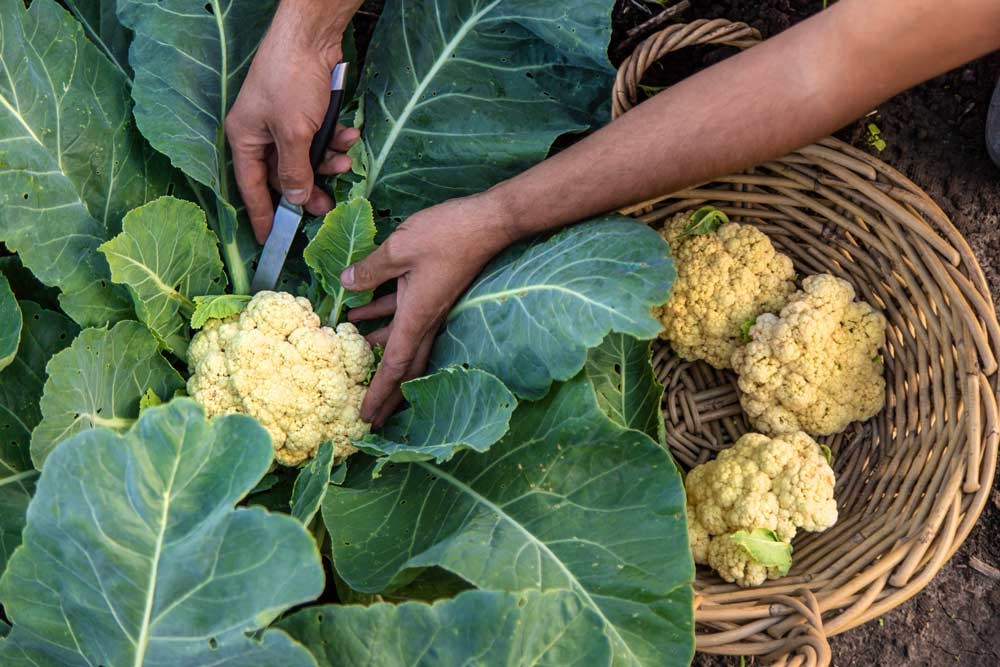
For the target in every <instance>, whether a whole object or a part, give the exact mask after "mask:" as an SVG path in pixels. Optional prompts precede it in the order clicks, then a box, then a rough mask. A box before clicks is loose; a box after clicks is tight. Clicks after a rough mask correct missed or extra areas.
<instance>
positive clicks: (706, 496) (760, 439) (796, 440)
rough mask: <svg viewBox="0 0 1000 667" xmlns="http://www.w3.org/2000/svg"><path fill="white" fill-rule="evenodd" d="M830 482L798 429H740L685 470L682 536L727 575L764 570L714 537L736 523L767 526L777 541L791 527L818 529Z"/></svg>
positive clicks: (824, 524) (742, 577)
mask: <svg viewBox="0 0 1000 667" xmlns="http://www.w3.org/2000/svg"><path fill="white" fill-rule="evenodd" d="M834 484H835V479H834V474H833V469H832V468H831V467H830V464H829V462H827V460H826V456H825V454H824V453H823V450H822V449H821V448H820V446H819V445H818V444H817V443H816V441H815V440H813V439H812V438H811V437H809V436H808V435H807V434H806V433H803V432H801V431H800V432H796V433H787V434H783V435H780V436H774V437H769V436H766V435H762V434H760V433H747V434H746V435H744V436H743V437H741V438H740V439H739V440H737V441H736V443H735V444H734V445H733V446H732V447H730V448H729V449H725V450H723V451H721V452H719V455H718V456H717V457H716V458H715V460H712V461H708V462H706V463H703V464H701V465H698V466H695V467H694V468H693V469H691V471H690V472H688V474H687V478H686V479H685V482H684V485H685V490H686V491H687V502H688V506H687V516H688V537H689V540H690V542H691V550H692V555H693V556H694V559H695V562H696V563H708V564H709V565H711V566H712V567H713V569H715V570H716V571H718V572H719V573H720V574H722V575H723V577H724V578H726V580H727V581H736V582H737V583H739V582H740V581H744V582H748V581H756V580H757V579H758V578H760V577H762V576H764V577H766V576H767V573H768V571H767V569H766V568H763V567H761V566H759V565H754V564H752V563H751V562H750V561H748V560H747V558H746V557H744V555H742V554H745V550H744V549H742V548H740V549H736V546H737V545H735V544H732V543H731V541H730V540H728V539H727V540H726V542H725V543H724V544H723V545H718V546H717V545H716V543H717V542H718V541H719V540H720V538H723V537H727V536H729V535H731V534H732V533H734V532H736V531H739V530H745V531H749V532H752V531H753V530H756V529H759V528H765V529H769V530H773V531H774V532H775V534H776V535H777V537H778V539H780V540H782V541H785V542H790V541H791V539H792V538H793V537H795V533H796V531H797V530H799V529H802V530H808V531H822V530H826V529H827V528H829V527H830V526H832V525H834V524H835V523H836V522H837V502H836V500H835V499H834V495H833V492H834ZM737 552H739V553H740V554H741V555H737ZM713 553H714V559H715V561H716V562H714V563H713ZM717 563H723V564H724V567H726V568H727V570H726V572H723V571H722V570H720V569H719V567H717V566H716V564H717ZM762 581H763V579H760V582H762ZM760 582H758V583H760ZM740 585H756V584H744V583H741V584H740Z"/></svg>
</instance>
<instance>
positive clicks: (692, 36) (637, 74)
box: [611, 19, 761, 118]
mask: <svg viewBox="0 0 1000 667" xmlns="http://www.w3.org/2000/svg"><path fill="white" fill-rule="evenodd" d="M760 41H761V37H760V32H759V31H758V30H757V29H756V28H753V27H751V26H749V25H747V24H746V23H738V22H735V21H727V20H726V19H698V20H696V21H691V22H690V23H677V24H674V25H669V26H667V27H666V28H664V29H663V30H660V31H659V32H655V33H653V34H652V35H650V36H649V37H647V38H646V39H645V40H643V42H642V43H641V44H639V46H637V47H635V50H634V51H633V52H632V54H631V55H630V56H629V57H628V58H626V59H625V61H624V62H622V64H621V66H620V67H619V68H618V75H617V77H616V78H615V87H614V89H613V90H612V94H611V117H612V118H617V117H618V116H620V115H622V114H623V113H625V112H626V111H628V110H629V109H631V108H632V107H634V106H635V105H636V104H637V103H638V100H639V82H640V81H642V77H643V75H644V74H645V73H646V70H648V69H649V68H650V67H651V66H652V65H653V63H655V62H656V61H657V60H659V59H660V58H662V57H664V56H665V55H667V54H668V53H670V52H672V51H677V50H679V49H683V48H685V47H688V46H697V45H699V44H728V45H729V46H735V47H737V48H740V49H747V48H750V47H751V46H753V45H754V44H757V43H759V42H760Z"/></svg>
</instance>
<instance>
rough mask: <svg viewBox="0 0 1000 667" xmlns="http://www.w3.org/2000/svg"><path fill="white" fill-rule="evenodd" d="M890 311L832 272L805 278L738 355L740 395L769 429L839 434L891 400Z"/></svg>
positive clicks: (753, 418) (756, 423) (756, 422)
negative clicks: (885, 369)
mask: <svg viewBox="0 0 1000 667" xmlns="http://www.w3.org/2000/svg"><path fill="white" fill-rule="evenodd" d="M885 327H886V320H885V317H884V316H883V315H882V314H881V313H879V312H878V311H876V310H875V309H874V308H872V307H871V306H870V305H868V304H867V303H865V302H864V301H854V288H853V287H851V285H850V283H848V282H847V281H845V280H841V279H840V278H836V277H834V276H831V275H828V274H821V275H817V276H810V277H808V278H806V279H805V280H804V281H802V290H801V291H799V292H796V293H795V294H794V295H793V296H792V298H791V299H790V300H789V302H788V304H787V305H786V306H785V307H784V308H783V309H782V310H781V314H780V315H771V314H764V315H761V316H760V317H758V318H757V322H756V323H755V324H754V325H753V327H751V328H750V337H751V340H750V342H749V343H747V344H746V345H745V346H743V347H741V348H739V349H738V350H737V351H736V353H735V354H733V369H734V370H735V371H736V373H737V374H739V388H740V402H741V404H742V405H743V410H744V411H745V412H746V414H747V417H748V418H749V419H750V423H751V424H752V425H753V427H754V428H755V429H757V430H759V431H761V432H763V433H771V434H777V433H789V432H793V431H799V430H802V431H806V432H807V433H811V434H813V435H829V434H831V433H839V432H840V431H843V430H844V429H845V428H847V425H848V424H850V423H851V422H853V421H860V420H865V419H868V418H870V417H872V416H873V415H875V414H876V413H877V412H878V411H879V410H881V409H882V407H883V406H884V405H885V380H884V378H883V377H882V363H883V361H882V355H881V354H880V350H881V348H882V347H883V346H884V345H885Z"/></svg>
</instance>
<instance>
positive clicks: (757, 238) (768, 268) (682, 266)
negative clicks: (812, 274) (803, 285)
mask: <svg viewBox="0 0 1000 667" xmlns="http://www.w3.org/2000/svg"><path fill="white" fill-rule="evenodd" d="M718 215H721V213H720V214H718ZM690 220H691V214H689V213H679V214H677V215H676V216H674V217H673V219H672V220H670V222H668V223H667V225H666V226H665V227H664V229H663V230H662V231H661V232H660V234H661V235H662V236H663V238H664V239H666V241H667V243H669V244H670V249H671V255H672V256H673V259H674V265H675V267H676V269H677V278H676V280H675V281H674V287H673V292H672V294H671V296H670V301H668V302H667V303H666V304H665V305H664V306H663V307H662V308H661V309H658V310H657V312H656V313H655V314H656V316H657V317H658V318H659V319H660V321H661V322H662V323H663V326H664V332H663V333H662V334H661V335H662V337H664V338H666V339H667V340H669V341H670V345H671V347H672V348H673V349H674V351H675V352H677V354H678V355H680V356H681V357H682V358H684V359H687V360H689V361H693V360H696V359H704V360H705V361H707V362H708V363H710V364H711V365H712V366H715V367H716V368H730V363H731V360H732V356H733V352H734V351H735V350H736V348H737V347H738V346H739V345H740V344H741V343H742V338H743V329H742V327H744V326H745V325H746V323H748V322H751V321H753V319H754V318H755V317H757V316H758V315H760V314H761V313H766V312H777V311H778V310H780V309H781V307H782V306H783V305H785V302H786V301H787V299H788V297H789V296H791V294H792V292H794V291H795V282H794V281H795V269H794V268H793V267H792V260H791V259H789V258H788V257H786V256H785V255H783V254H781V253H779V252H777V251H776V250H775V249H774V246H773V245H771V241H770V240H769V239H768V238H767V236H765V235H764V233H763V232H761V231H760V230H759V229H757V228H756V227H753V226H751V225H744V224H738V223H726V224H723V225H722V226H721V227H719V228H718V229H717V230H716V231H714V232H709V233H705V234H691V233H687V234H686V233H685V229H686V228H688V226H689V224H690Z"/></svg>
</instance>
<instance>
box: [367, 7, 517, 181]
mask: <svg viewBox="0 0 1000 667" xmlns="http://www.w3.org/2000/svg"><path fill="white" fill-rule="evenodd" d="M403 4H405V3H403ZM499 4H500V0H493V2H491V3H490V4H488V5H486V7H484V8H483V9H481V10H480V11H478V12H476V13H475V14H473V15H472V16H470V17H469V18H468V19H466V21H465V22H464V23H462V25H461V27H459V29H458V31H456V32H455V35H454V37H452V38H451V40H450V41H449V42H448V43H447V44H445V46H444V49H442V51H441V54H440V55H439V56H438V57H437V58H436V59H435V60H434V64H433V65H431V68H430V69H429V70H427V74H426V75H424V77H423V79H422V80H421V81H420V82H419V83H418V85H417V87H416V89H415V90H414V91H413V94H412V95H411V96H410V99H409V100H408V101H407V102H406V106H404V107H403V110H402V111H401V112H400V114H399V116H398V117H397V118H396V119H395V121H393V125H392V129H391V130H389V134H388V136H387V137H386V140H385V143H383V144H382V148H381V149H380V150H379V153H378V156H376V157H375V159H374V160H373V161H372V163H371V168H370V169H369V171H368V177H367V186H366V190H367V192H366V196H371V193H372V189H373V188H374V186H375V182H376V181H377V180H378V176H379V173H380V172H381V171H382V167H383V166H384V165H385V161H386V159H387V158H388V154H389V151H390V150H392V147H393V146H394V145H395V143H396V140H397V139H398V138H399V134H400V133H401V132H402V131H403V127H404V126H405V125H406V122H407V121H408V120H409V119H410V114H412V113H413V111H414V110H415V109H416V107H417V104H418V103H419V100H420V98H421V97H422V96H423V94H424V91H426V90H427V86H429V85H430V84H431V81H433V80H434V77H436V76H437V74H438V72H439V71H441V68H442V67H444V64H445V63H446V62H448V60H449V58H450V57H451V54H452V53H454V51H455V49H457V48H458V45H459V44H461V43H462V40H464V39H465V37H466V35H468V34H469V32H470V31H471V30H472V29H473V28H474V27H475V26H476V24H477V23H479V21H480V19H482V18H483V17H484V16H486V15H487V14H489V13H490V12H491V11H493V9H494V8H495V7H496V6H497V5H499ZM405 11H406V8H405V7H401V8H400V12H401V15H402V16H404V17H405ZM407 52H408V53H409V51H407ZM414 74H416V72H414ZM390 118H391V116H390Z"/></svg>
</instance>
